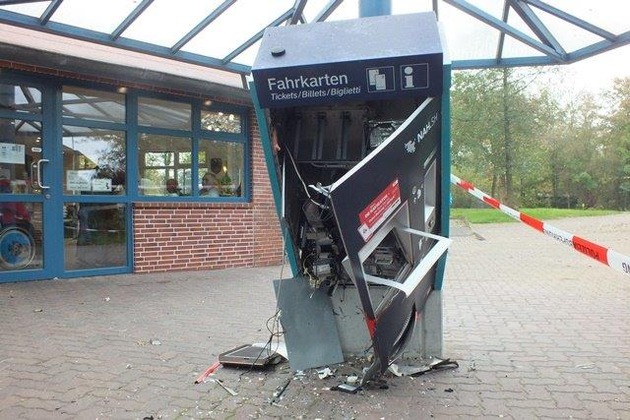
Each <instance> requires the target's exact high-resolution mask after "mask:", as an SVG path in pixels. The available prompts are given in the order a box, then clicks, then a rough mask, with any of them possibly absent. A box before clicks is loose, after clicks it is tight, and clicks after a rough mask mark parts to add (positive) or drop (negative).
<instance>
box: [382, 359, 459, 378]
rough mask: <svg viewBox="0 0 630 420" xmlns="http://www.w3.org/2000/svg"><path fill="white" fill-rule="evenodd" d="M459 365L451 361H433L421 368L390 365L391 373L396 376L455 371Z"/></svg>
mask: <svg viewBox="0 0 630 420" xmlns="http://www.w3.org/2000/svg"><path fill="white" fill-rule="evenodd" d="M458 367H459V363H457V362H456V361H455V360H451V359H433V360H432V361H431V362H430V363H428V364H426V365H420V366H398V365H396V364H394V363H392V364H391V365H389V371H390V372H391V373H393V374H394V375H396V376H415V375H423V374H425V373H427V372H430V371H432V370H441V369H455V368H458Z"/></svg>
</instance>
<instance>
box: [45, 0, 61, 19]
mask: <svg viewBox="0 0 630 420" xmlns="http://www.w3.org/2000/svg"><path fill="white" fill-rule="evenodd" d="M62 1H63V0H53V1H51V2H50V4H49V5H48V7H47V8H46V10H44V13H42V15H41V16H40V17H39V24H40V25H45V24H47V23H48V21H49V20H50V18H51V17H52V15H53V14H55V12H56V11H57V9H58V8H59V6H61V2H62Z"/></svg>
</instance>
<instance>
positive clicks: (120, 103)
mask: <svg viewBox="0 0 630 420" xmlns="http://www.w3.org/2000/svg"><path fill="white" fill-rule="evenodd" d="M61 100H62V110H63V116H64V117H68V118H76V119H80V120H91V121H105V122H112V123H124V122H125V95H122V94H119V93H115V92H105V91H100V90H93V89H85V88H80V87H76V86H64V87H63V94H62V97H61Z"/></svg>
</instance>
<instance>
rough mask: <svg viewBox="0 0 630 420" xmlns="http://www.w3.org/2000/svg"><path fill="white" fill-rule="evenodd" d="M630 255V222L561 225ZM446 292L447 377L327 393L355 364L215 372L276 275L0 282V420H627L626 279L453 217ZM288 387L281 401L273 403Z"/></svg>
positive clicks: (245, 335)
mask: <svg viewBox="0 0 630 420" xmlns="http://www.w3.org/2000/svg"><path fill="white" fill-rule="evenodd" d="M552 224H553V225H554V226H556V227H558V228H561V229H563V230H566V231H569V232H571V233H575V234H579V235H581V236H583V237H586V238H588V239H590V240H592V241H594V242H597V243H599V244H602V245H604V246H608V247H611V248H613V249H615V250H616V251H618V252H621V253H623V254H625V255H630V241H629V240H628V238H630V214H621V215H615V216H606V217H595V218H573V219H563V220H555V221H553V222H552ZM452 236H453V239H454V243H453V245H452V247H451V250H450V251H449V257H448V258H449V260H448V264H447V270H446V279H445V283H444V285H445V287H444V306H445V309H444V320H445V336H444V344H445V354H444V356H445V357H450V358H452V359H455V360H457V361H458V362H459V364H460V367H459V368H458V369H453V370H443V371H438V372H432V373H429V374H426V375H423V376H419V377H415V378H414V377H402V378H396V377H392V376H391V375H389V374H388V375H386V377H385V379H386V380H387V384H388V388H387V389H367V390H365V391H361V392H359V393H358V394H354V395H353V394H342V393H339V392H337V391H331V390H330V389H329V388H330V387H331V386H332V385H335V384H337V383H339V382H340V380H341V378H340V375H341V374H342V373H348V372H352V371H360V368H361V367H362V366H361V365H353V364H351V363H350V362H348V363H345V364H344V365H342V366H337V367H335V368H336V369H338V370H337V373H338V375H339V376H337V377H333V378H328V379H325V380H320V379H318V378H317V376H316V373H315V372H311V371H307V372H305V376H303V377H296V376H295V375H294V373H293V372H291V371H290V369H289V367H288V364H287V363H281V364H279V365H277V366H275V367H274V368H271V369H269V370H265V371H247V370H243V369H241V370H239V369H230V368H225V367H224V368H220V369H219V370H218V371H217V372H216V374H215V375H213V378H218V379H221V380H222V381H223V383H224V384H225V385H226V386H228V387H230V388H232V389H233V390H235V391H236V392H237V393H238V395H236V396H232V395H230V394H229V393H228V392H227V391H225V390H224V389H223V388H221V387H220V386H219V385H218V384H216V383H214V382H210V381H207V382H205V383H200V384H194V381H195V379H196V378H197V376H198V375H199V374H200V373H202V372H203V371H204V370H205V369H206V368H208V367H209V366H210V365H211V364H212V363H214V362H215V361H216V359H217V356H218V354H219V353H221V352H223V351H226V350H228V349H231V348H233V347H236V346H238V345H240V344H245V343H253V342H264V341H266V340H267V339H268V338H269V332H268V330H267V327H266V320H267V319H268V318H269V317H271V316H272V315H273V313H274V311H275V300H274V297H273V291H272V284H271V280H272V279H274V278H278V277H280V276H283V275H286V274H288V273H286V272H284V273H281V270H282V268H281V267H269V268H263V269H245V270H243V269H231V270H221V271H212V272H209V271H206V272H185V273H165V274H142V275H138V274H136V275H118V276H104V277H93V278H79V279H70V280H50V281H40V282H26V283H13V284H1V285H0V418H1V419H18V418H25V419H63V418H79V419H101V418H115V419H143V418H153V419H158V418H162V419H189V418H212V419H214V418H217V419H223V418H235V419H246V418H307V419H316V418H321V419H327V418H336V419H337V418H339V419H350V418H357V419H424V418H444V419H447V418H448V419H451V418H462V419H468V418H514V419H529V418H554V419H555V418H584V419H586V418H588V419H592V418H601V419H630V276H627V275H625V276H624V275H623V274H622V273H618V272H616V271H614V270H612V269H610V268H608V267H606V266H605V265H603V264H600V263H598V262H597V261H595V260H591V259H589V258H587V257H584V256H582V255H581V254H578V253H577V252H575V251H573V250H572V249H570V248H568V247H566V246H564V245H561V244H559V243H557V242H555V241H554V240H552V239H550V238H548V237H545V236H543V235H541V234H540V233H538V232H536V231H534V230H533V229H531V228H528V227H526V226H524V225H521V224H516V223H514V224H491V225H475V226H465V225H462V224H461V223H458V222H454V223H453V229H452ZM287 382H288V383H289V384H288V386H287V388H286V390H285V392H284V394H283V396H282V398H281V399H280V400H279V401H278V403H277V404H270V399H271V397H272V394H273V392H274V391H275V390H276V388H277V387H279V386H283V385H284V384H286V383H287Z"/></svg>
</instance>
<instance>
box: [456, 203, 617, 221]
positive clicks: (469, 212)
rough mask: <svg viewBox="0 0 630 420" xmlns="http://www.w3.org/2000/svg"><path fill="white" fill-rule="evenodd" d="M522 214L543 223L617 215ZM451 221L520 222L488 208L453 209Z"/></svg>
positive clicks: (561, 211)
mask: <svg viewBox="0 0 630 420" xmlns="http://www.w3.org/2000/svg"><path fill="white" fill-rule="evenodd" d="M521 212H522V213H524V214H527V215H528V216H531V217H534V218H536V219H538V220H543V221H546V220H553V219H561V218H565V217H592V216H607V215H610V214H615V213H616V212H615V211H613V210H593V209H585V210H581V209H554V208H542V207H538V208H532V209H522V210H521ZM451 219H461V220H465V221H466V222H468V223H473V224H483V223H506V222H518V220H516V219H513V218H511V217H510V216H508V215H506V214H505V213H502V212H501V211H499V210H496V209H493V208H488V207H487V208H484V209H462V208H453V209H451Z"/></svg>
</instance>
